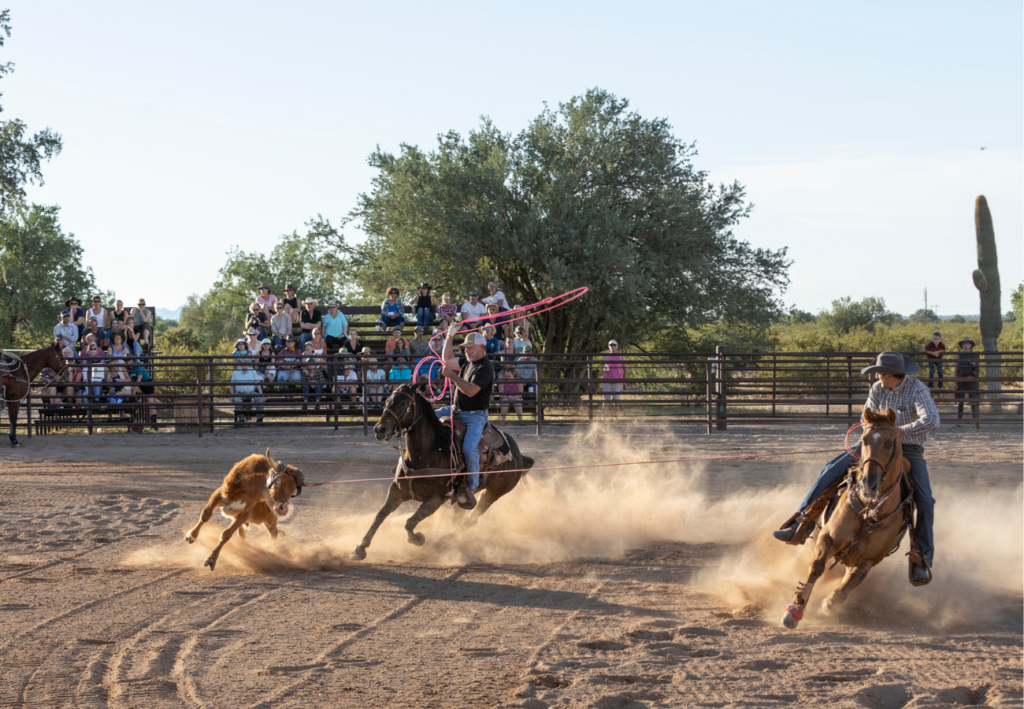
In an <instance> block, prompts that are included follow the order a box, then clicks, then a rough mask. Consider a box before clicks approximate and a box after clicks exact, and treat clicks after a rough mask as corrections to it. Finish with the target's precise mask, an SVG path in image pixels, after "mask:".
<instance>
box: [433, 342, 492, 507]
mask: <svg viewBox="0 0 1024 709" xmlns="http://www.w3.org/2000/svg"><path fill="white" fill-rule="evenodd" d="M458 329H459V324H458V323H455V324H453V325H452V326H451V327H449V328H448V337H447V338H445V341H444V351H443V352H442V357H443V359H444V363H445V367H444V375H445V376H446V377H448V379H450V380H451V382H452V384H454V385H455V389H456V391H455V411H454V416H456V417H458V419H459V421H461V422H462V423H464V424H465V425H466V436H465V438H464V439H463V440H462V455H463V456H464V457H465V459H466V472H467V473H469V475H467V476H466V477H467V480H466V483H467V488H468V491H467V489H463V491H462V492H460V493H459V498H458V500H457V501H458V503H459V505H460V506H461V507H464V508H466V509H472V508H473V507H475V506H476V497H475V496H474V495H473V490H476V489H477V487H479V486H480V475H479V473H480V451H479V446H480V437H481V436H482V435H483V432H484V428H485V427H486V426H487V409H488V408H489V407H490V405H491V388H492V386H493V384H494V366H493V365H492V364H491V362H490V360H488V359H487V340H486V339H485V338H484V336H483V335H481V334H480V333H479V332H471V333H470V334H469V335H467V336H466V341H465V342H463V348H464V350H465V353H466V354H465V356H462V357H455V356H454V348H453V346H452V340H453V339H454V336H455V331H456V330H458ZM437 415H438V416H452V415H453V412H452V410H451V408H450V407H448V406H446V407H444V408H442V409H439V410H438V411H437Z"/></svg>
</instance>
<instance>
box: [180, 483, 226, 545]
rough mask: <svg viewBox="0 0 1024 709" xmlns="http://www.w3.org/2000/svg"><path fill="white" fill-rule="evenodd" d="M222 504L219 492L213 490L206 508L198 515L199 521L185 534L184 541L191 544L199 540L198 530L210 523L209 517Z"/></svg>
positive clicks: (222, 499) (222, 500)
mask: <svg viewBox="0 0 1024 709" xmlns="http://www.w3.org/2000/svg"><path fill="white" fill-rule="evenodd" d="M223 504H224V498H223V497H221V494H220V490H214V491H213V494H212V495H210V500H209V501H208V502H207V503H206V507H204V508H203V511H202V512H201V513H200V515H199V521H198V522H196V526H195V527H193V528H192V529H190V530H189V531H188V532H186V533H185V541H186V542H188V543H189V544H191V543H192V542H194V541H195V540H196V539H198V538H199V528H200V527H202V526H203V525H204V524H206V523H207V522H209V521H210V517H212V516H213V513H214V511H216V509H217V508H218V507H220V506H221V505H223Z"/></svg>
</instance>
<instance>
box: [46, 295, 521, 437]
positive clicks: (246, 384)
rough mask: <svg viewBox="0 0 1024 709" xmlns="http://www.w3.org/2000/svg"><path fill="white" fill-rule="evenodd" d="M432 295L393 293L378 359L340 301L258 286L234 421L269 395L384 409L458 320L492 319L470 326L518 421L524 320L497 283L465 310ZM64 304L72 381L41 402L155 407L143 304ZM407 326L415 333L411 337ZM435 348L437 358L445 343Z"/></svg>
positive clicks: (56, 332) (238, 365) (236, 373)
mask: <svg viewBox="0 0 1024 709" xmlns="http://www.w3.org/2000/svg"><path fill="white" fill-rule="evenodd" d="M431 290H432V289H431V286H430V285H429V284H427V283H423V284H421V285H420V288H419V289H418V292H417V293H416V295H415V296H413V297H412V298H411V299H410V300H409V302H408V304H407V303H406V302H404V301H403V300H402V298H401V292H400V291H399V289H398V288H394V287H392V288H389V289H388V291H387V293H386V295H385V298H384V300H383V302H382V303H381V307H380V315H379V317H378V319H377V320H376V322H375V329H376V331H377V332H380V333H383V334H385V335H389V337H387V339H386V341H385V342H384V346H383V351H382V352H378V353H376V354H375V353H374V352H373V350H372V349H371V348H370V347H369V346H366V345H364V344H363V342H362V341H361V340H360V336H359V333H358V332H357V331H356V329H355V328H354V327H352V326H351V325H350V323H349V321H348V319H347V318H346V316H345V314H344V313H343V312H341V309H340V307H339V305H338V303H337V302H336V301H334V300H331V301H329V302H328V303H327V304H326V308H325V309H321V308H319V307H318V306H319V302H318V301H317V299H316V298H313V297H307V298H305V299H303V300H301V301H300V299H299V297H298V296H297V295H296V288H295V286H294V284H292V283H288V284H286V285H285V288H284V292H283V294H282V295H281V296H280V297H278V295H276V294H275V293H274V292H273V289H272V287H271V286H270V284H268V283H261V284H260V286H259V288H258V289H257V290H256V293H255V295H254V297H253V301H252V303H251V304H250V305H249V307H248V308H247V310H246V315H245V320H244V325H243V331H242V332H241V333H240V334H239V337H238V339H237V341H236V342H235V347H234V352H233V355H234V357H235V358H236V359H235V364H234V366H233V367H232V372H231V377H230V388H231V395H232V398H233V400H234V403H235V404H236V419H239V420H240V419H242V418H245V417H247V416H250V415H255V416H256V418H257V420H262V419H263V404H264V403H265V401H266V395H267V394H268V393H270V392H282V393H293V394H294V395H295V396H300V399H301V406H302V409H304V410H308V408H309V407H310V406H312V407H313V408H314V409H315V410H319V409H320V408H321V406H323V407H324V408H325V409H327V410H331V409H332V408H333V407H334V406H335V405H338V406H341V407H344V408H350V407H355V406H358V405H359V404H358V403H357V402H359V401H360V400H361V399H362V398H364V397H365V399H366V401H367V402H368V403H371V404H380V403H381V402H382V401H383V400H384V399H385V398H386V397H387V396H388V395H389V393H390V391H391V390H392V388H393V387H394V386H396V385H398V384H401V383H404V382H409V381H411V380H412V373H413V371H414V370H415V368H416V365H417V363H418V362H419V361H420V360H422V359H424V358H425V357H427V356H428V355H430V354H431V353H430V345H429V343H430V338H431V337H432V336H434V335H435V334H437V333H438V332H444V331H445V330H446V329H447V327H448V326H449V325H450V324H452V323H454V322H458V321H461V320H467V319H471V318H481V317H485V318H486V319H485V320H483V321H481V322H478V323H475V324H474V326H475V327H480V326H481V324H482V326H483V330H482V332H483V333H484V336H485V338H486V339H487V350H488V352H489V354H490V356H491V357H492V358H493V359H494V360H495V366H496V369H497V370H498V373H499V381H498V382H497V384H496V388H497V393H498V401H499V402H500V405H501V411H502V419H504V416H505V415H506V414H507V412H508V410H509V409H510V408H511V409H514V410H515V412H516V414H517V415H518V416H519V418H520V419H522V400H523V395H524V392H525V393H529V392H531V391H532V390H533V387H535V384H534V383H533V380H535V378H536V366H537V365H536V362H537V360H536V358H535V357H534V356H533V344H532V342H531V341H530V339H529V324H528V321H526V320H525V319H524V320H520V321H515V322H512V321H510V320H509V315H508V314H507V313H508V311H509V310H510V309H511V308H510V305H509V303H508V300H507V299H506V296H505V294H504V293H503V292H502V291H501V290H500V289H499V288H498V286H497V284H496V283H494V282H491V283H489V284H488V286H487V295H485V296H484V297H483V298H482V299H481V298H480V294H479V293H478V292H477V291H475V290H474V291H470V292H469V294H468V300H466V302H464V303H462V305H461V306H457V305H456V304H455V302H454V301H453V299H452V295H451V294H450V293H444V294H443V295H442V296H441V298H440V299H438V298H437V297H435V296H434V295H432V293H431ZM407 305H408V307H407ZM65 306H66V309H65V310H63V311H62V312H61V314H60V318H59V322H58V323H57V324H56V325H55V326H54V328H53V336H54V339H55V341H57V342H58V343H59V344H60V345H61V347H62V351H63V353H64V357H65V359H66V361H67V362H68V364H69V368H68V377H67V378H66V380H65V381H62V382H56V381H54V382H53V384H52V386H49V387H47V388H46V390H45V391H44V397H48V398H49V399H50V401H51V402H60V404H64V403H69V404H72V405H74V404H79V405H81V404H82V403H83V402H84V401H85V400H88V401H91V402H102V403H107V404H119V403H124V402H126V401H128V400H129V399H134V400H135V401H136V402H139V401H144V402H145V403H146V404H149V405H151V404H153V402H154V399H153V394H154V391H153V389H154V387H153V386H152V381H153V378H152V371H151V368H150V367H149V359H148V358H149V357H150V355H152V354H153V349H152V348H153V334H154V325H155V317H154V313H153V310H152V309H151V308H148V307H147V306H146V301H145V300H144V299H139V301H138V303H137V306H136V307H135V308H133V309H126V308H125V307H124V303H123V302H122V301H121V300H117V301H115V303H114V305H113V307H107V306H105V305H104V303H103V300H102V298H101V297H99V296H94V297H93V298H92V300H91V307H89V308H87V309H83V308H82V303H81V301H80V300H79V299H78V298H74V297H72V298H69V299H68V300H67V301H66V302H65ZM407 310H409V311H410V312H409V313H408V314H407V312H406V311H407ZM410 316H411V318H410ZM407 328H411V336H406V330H407ZM435 348H436V349H437V350H438V351H440V345H439V344H437V343H435ZM422 371H423V372H424V373H425V374H427V375H428V376H431V377H436V376H439V375H440V371H439V368H438V367H437V366H436V365H435V366H433V367H431V368H429V369H428V370H422ZM44 374H47V375H52V374H53V373H50V372H47V373H44ZM51 378H54V379H55V377H51ZM364 382H365V383H364ZM328 402H330V403H328ZM153 419H155V416H152V415H151V416H150V420H153Z"/></svg>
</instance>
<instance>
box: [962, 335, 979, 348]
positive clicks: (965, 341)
mask: <svg viewBox="0 0 1024 709" xmlns="http://www.w3.org/2000/svg"><path fill="white" fill-rule="evenodd" d="M967 342H970V343H971V347H974V346H975V345H976V344H978V343H977V342H975V341H974V340H972V339H971V338H969V337H968V336H967V335H964V336H963V337H961V338H960V341H959V342H958V343H957V344H958V345H960V346H961V347H963V346H964V343H967Z"/></svg>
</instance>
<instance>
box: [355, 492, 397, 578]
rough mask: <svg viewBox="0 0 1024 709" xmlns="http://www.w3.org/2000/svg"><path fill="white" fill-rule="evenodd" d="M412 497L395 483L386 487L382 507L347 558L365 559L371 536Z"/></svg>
mask: <svg viewBox="0 0 1024 709" xmlns="http://www.w3.org/2000/svg"><path fill="white" fill-rule="evenodd" d="M411 499H412V495H410V494H409V493H407V492H404V491H403V490H402V488H400V487H399V486H398V483H397V482H393V483H391V485H390V486H389V487H388V497H387V499H386V500H384V506H383V507H381V508H380V511H379V512H378V513H377V516H376V517H374V519H373V524H371V525H370V528H369V529H368V530H366V535H365V536H364V537H363V541H361V542H359V546H357V547H356V548H355V549H353V550H352V554H351V556H350V557H349V558H351V559H355V560H356V561H362V560H363V559H365V558H366V547H368V546H370V542H371V541H373V535H374V534H376V533H377V528H378V527H380V525H381V523H382V522H383V521H384V520H385V519H387V517H388V515H389V514H391V513H392V512H394V511H395V510H397V509H398V508H399V507H400V506H401V504H402V503H403V502H405V501H407V500H411Z"/></svg>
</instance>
